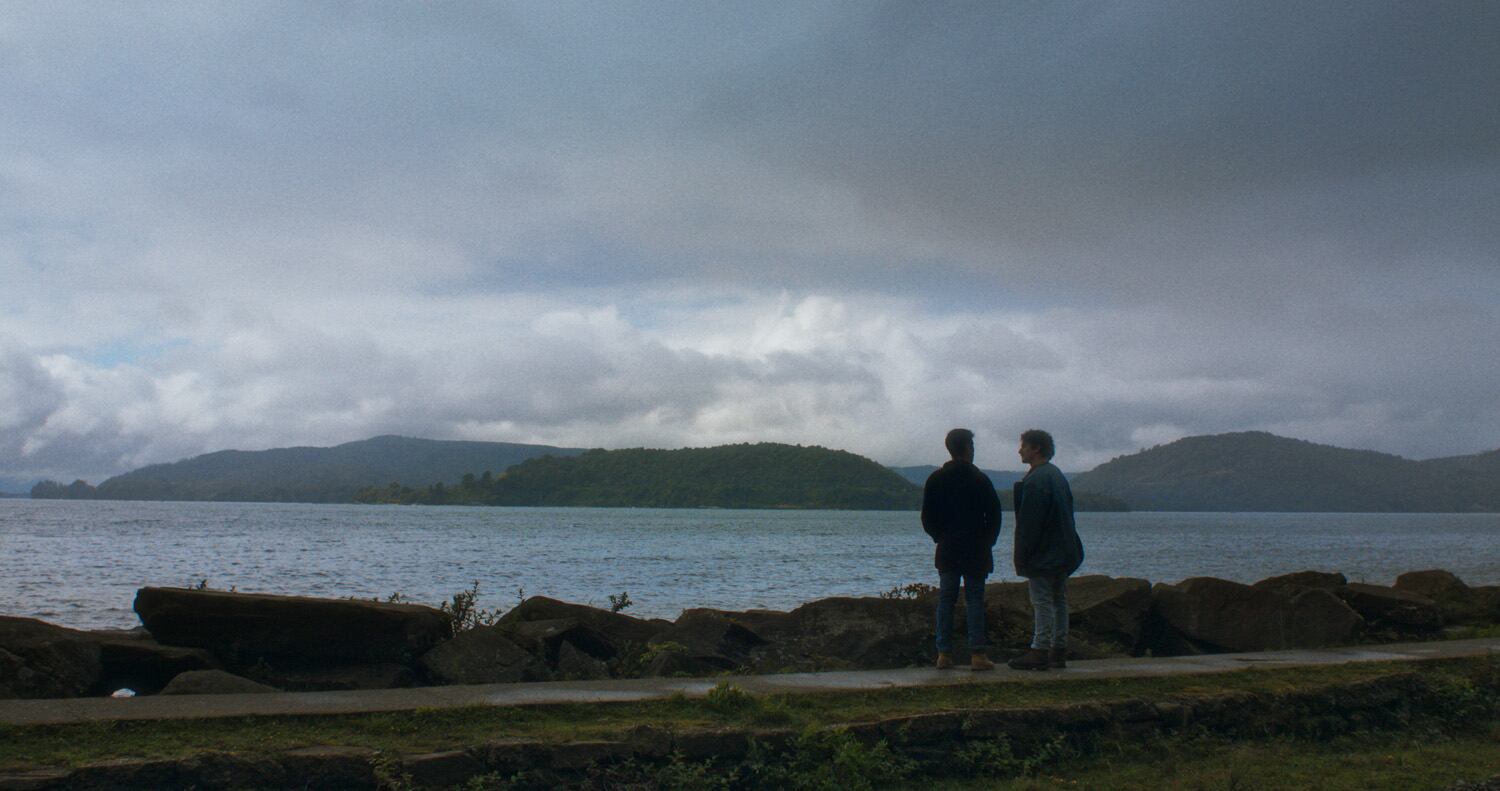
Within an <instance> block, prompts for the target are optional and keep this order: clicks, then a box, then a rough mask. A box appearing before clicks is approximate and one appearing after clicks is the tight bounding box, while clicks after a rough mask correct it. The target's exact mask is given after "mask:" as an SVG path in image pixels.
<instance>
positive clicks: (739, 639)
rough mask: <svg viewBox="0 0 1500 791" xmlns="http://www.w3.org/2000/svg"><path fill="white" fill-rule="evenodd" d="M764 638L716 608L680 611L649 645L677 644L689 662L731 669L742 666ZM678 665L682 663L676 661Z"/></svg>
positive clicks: (761, 644) (761, 643) (762, 643)
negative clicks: (674, 620)
mask: <svg viewBox="0 0 1500 791" xmlns="http://www.w3.org/2000/svg"><path fill="white" fill-rule="evenodd" d="M766 642H767V641H766V640H765V639H764V638H762V637H761V636H760V635H758V634H756V633H755V632H753V631H751V630H750V629H749V628H747V627H745V626H744V625H742V624H740V623H739V622H738V621H736V620H735V619H734V618H731V617H729V616H727V615H724V614H723V613H721V612H719V611H716V610H708V609H692V610H684V611H683V612H682V615H680V616H678V618H677V620H676V622H674V623H673V624H672V626H671V627H669V628H668V629H666V630H665V631H662V632H660V633H658V634H657V635H656V636H655V637H652V638H651V640H650V641H649V644H650V645H653V646H660V645H666V644H675V645H680V646H682V647H683V649H685V650H684V651H682V652H681V653H682V654H684V655H685V656H686V657H688V658H690V659H691V660H693V662H691V663H689V664H693V663H696V664H700V665H704V666H712V667H717V668H718V669H720V670H732V669H734V668H736V667H740V666H742V665H745V664H746V663H748V662H749V660H750V655H751V653H752V652H753V651H754V650H755V649H756V648H759V647H760V646H763V645H765V644H766ZM678 664H682V663H680V662H679V663H678Z"/></svg>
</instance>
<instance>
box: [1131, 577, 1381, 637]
mask: <svg viewBox="0 0 1500 791" xmlns="http://www.w3.org/2000/svg"><path fill="white" fill-rule="evenodd" d="M1151 613H1152V615H1151V617H1152V620H1153V628H1152V630H1151V635H1150V637H1149V638H1148V640H1147V642H1148V644H1149V645H1148V647H1149V648H1150V649H1151V650H1152V652H1153V653H1155V654H1156V655H1158V656H1164V655H1172V654H1180V653H1216V652H1225V651H1268V650H1278V649H1286V648H1318V647H1324V646H1331V645H1341V644H1346V643H1349V642H1351V641H1353V640H1354V638H1355V636H1356V635H1358V634H1359V631H1360V629H1361V628H1362V627H1363V626H1364V619H1362V618H1361V617H1360V616H1359V613H1357V612H1355V611H1354V610H1352V609H1350V607H1349V606H1348V605H1347V604H1345V603H1344V602H1343V601H1342V600H1340V599H1339V598H1338V597H1337V596H1335V595H1334V594H1333V593H1331V592H1329V591H1327V590H1323V589H1321V588H1304V589H1301V590H1299V591H1296V592H1294V593H1293V592H1288V590H1287V589H1285V588H1282V589H1276V590H1272V589H1268V588H1254V587H1251V586H1249V585H1243V584H1240V583H1238V582H1230V581H1228V580H1221V579H1215V578H1213V577H1194V578H1192V579H1188V580H1184V581H1182V582H1180V583H1178V584H1176V585H1167V584H1157V585H1156V586H1154V587H1153V588H1152V589H1151Z"/></svg>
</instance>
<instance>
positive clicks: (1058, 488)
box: [1015, 461, 1083, 577]
mask: <svg viewBox="0 0 1500 791" xmlns="http://www.w3.org/2000/svg"><path fill="white" fill-rule="evenodd" d="M1015 495H1016V557H1015V561H1016V573H1017V574H1019V575H1020V576H1022V577H1054V576H1057V575H1059V574H1061V575H1063V576H1067V575H1069V574H1072V573H1073V572H1075V571H1077V570H1078V567H1079V566H1081V565H1083V541H1082V540H1080V539H1079V538H1078V530H1077V528H1076V527H1074V525H1073V490H1072V488H1070V487H1069V486H1068V479H1067V478H1065V477H1063V474H1062V470H1059V469H1058V468H1057V467H1055V466H1053V464H1052V462H1050V461H1049V462H1047V463H1046V464H1041V465H1038V466H1037V467H1035V468H1033V469H1032V470H1031V471H1030V472H1028V473H1026V477H1025V478H1022V479H1021V480H1020V481H1017V482H1016V486H1015Z"/></svg>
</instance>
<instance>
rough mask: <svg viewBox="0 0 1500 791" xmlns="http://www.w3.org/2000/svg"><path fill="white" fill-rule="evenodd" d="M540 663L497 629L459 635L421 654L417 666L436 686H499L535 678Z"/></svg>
mask: <svg viewBox="0 0 1500 791" xmlns="http://www.w3.org/2000/svg"><path fill="white" fill-rule="evenodd" d="M540 664H541V662H540V661H539V660H538V659H537V657H536V656H534V655H533V654H531V653H530V652H528V651H526V650H525V649H523V648H521V647H520V646H518V645H516V643H515V642H514V641H512V640H511V639H510V638H509V637H508V636H506V633H505V631H504V630H503V629H502V628H500V627H497V626H481V627H478V628H476V629H470V630H468V631H466V632H463V633H461V634H459V635H458V636H457V637H454V638H453V639H452V640H449V641H447V642H445V643H442V644H440V645H438V646H437V647H436V648H434V649H432V650H431V651H428V652H427V653H425V654H423V655H422V658H421V659H419V660H418V665H419V666H420V667H421V669H422V671H423V672H424V673H425V674H426V675H427V677H428V678H429V679H430V680H432V681H433V682H434V683H438V684H499V683H505V682H511V681H522V680H525V679H528V678H537V677H540V676H541V675H542V674H541V673H540V672H539V671H540V670H541V668H540V667H539V666H540Z"/></svg>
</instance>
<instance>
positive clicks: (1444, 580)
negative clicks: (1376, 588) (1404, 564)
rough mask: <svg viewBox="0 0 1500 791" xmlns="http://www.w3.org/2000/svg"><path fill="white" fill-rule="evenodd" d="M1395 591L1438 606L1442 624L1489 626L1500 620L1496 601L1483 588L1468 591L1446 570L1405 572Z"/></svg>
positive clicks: (1461, 582) (1466, 586)
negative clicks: (1496, 609)
mask: <svg viewBox="0 0 1500 791" xmlns="http://www.w3.org/2000/svg"><path fill="white" fill-rule="evenodd" d="M1394 587H1395V589H1396V590H1398V591H1403V592H1405V593H1415V594H1416V595H1418V596H1423V597H1426V598H1428V599H1431V600H1433V601H1434V602H1436V603H1437V606H1438V609H1440V610H1442V613H1443V621H1444V622H1446V623H1451V624H1488V623H1494V622H1495V621H1496V620H1497V618H1500V612H1496V611H1495V608H1494V604H1495V599H1494V597H1493V595H1492V594H1489V593H1488V592H1487V591H1486V590H1485V589H1484V588H1471V587H1469V586H1468V585H1465V584H1464V581H1463V580H1461V579H1459V578H1458V577H1457V576H1455V575H1454V574H1452V573H1451V572H1448V571H1443V570H1442V569H1429V570H1426V571H1408V572H1407V573H1405V574H1402V575H1401V576H1399V577H1397V578H1396V584H1395V586H1394Z"/></svg>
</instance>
